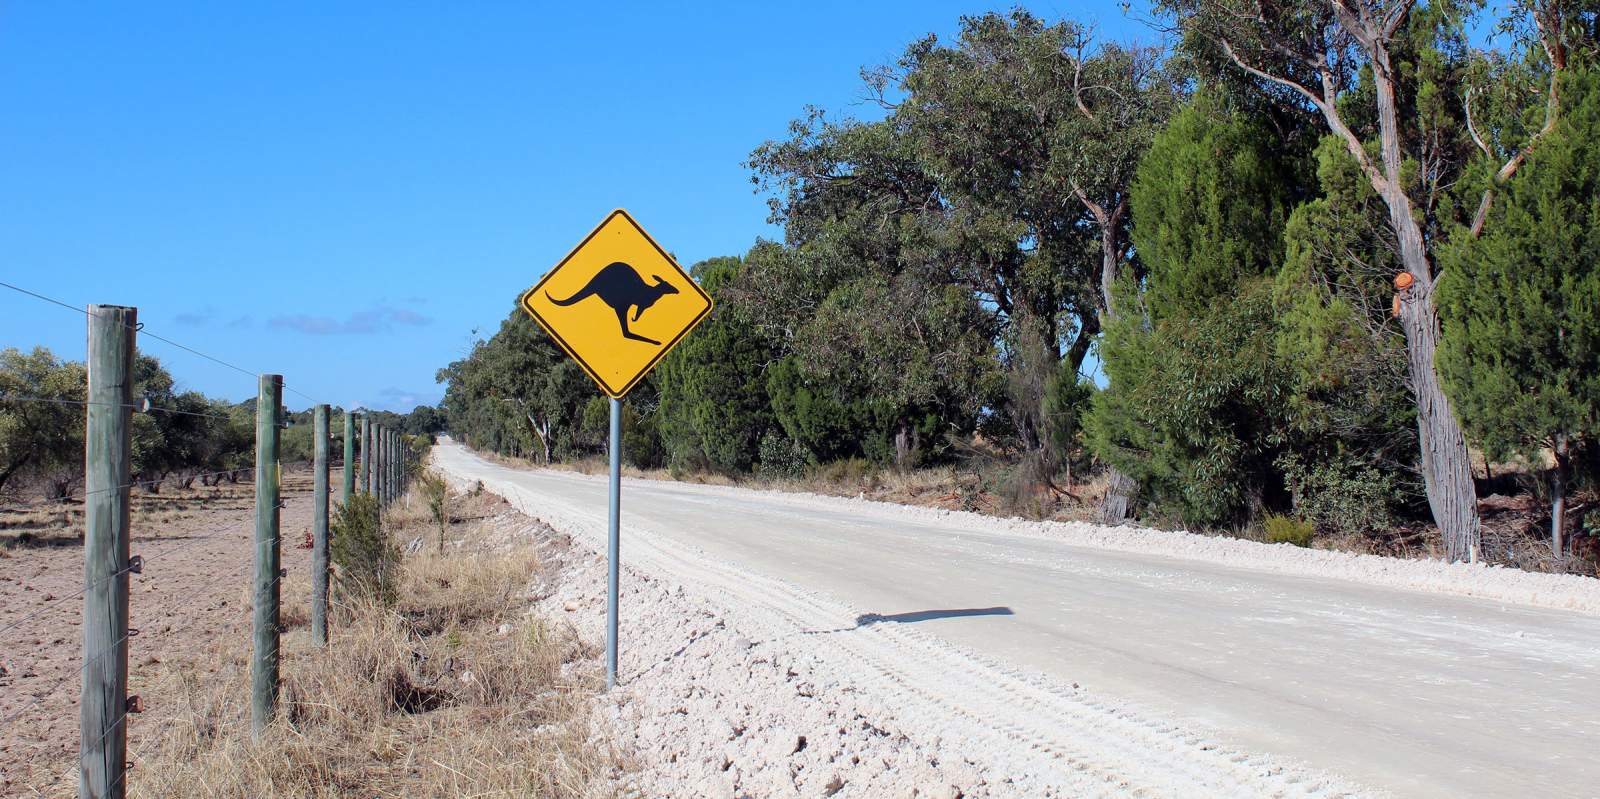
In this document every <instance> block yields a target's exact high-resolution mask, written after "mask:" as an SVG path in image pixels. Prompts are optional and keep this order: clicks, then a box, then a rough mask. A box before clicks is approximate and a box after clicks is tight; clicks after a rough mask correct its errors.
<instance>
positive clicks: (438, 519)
mask: <svg viewBox="0 0 1600 799" xmlns="http://www.w3.org/2000/svg"><path fill="white" fill-rule="evenodd" d="M418 487H419V488H421V490H422V499H423V501H424V502H426V503H427V504H428V515H429V516H431V517H432V518H433V523H434V524H436V525H438V527H439V551H440V552H443V551H444V533H445V529H446V527H447V525H448V524H449V523H450V509H449V501H450V486H449V485H447V484H446V483H445V481H444V478H443V477H440V476H439V475H437V474H435V473H433V472H423V473H422V474H421V476H420V478H419V480H418Z"/></svg>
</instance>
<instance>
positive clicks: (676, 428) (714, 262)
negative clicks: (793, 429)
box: [654, 258, 773, 474]
mask: <svg viewBox="0 0 1600 799" xmlns="http://www.w3.org/2000/svg"><path fill="white" fill-rule="evenodd" d="M742 267H743V262H742V260H741V259H739V258H713V259H710V260H707V261H701V262H700V263H698V264H695V265H694V267H693V268H691V269H690V272H691V274H693V275H694V276H695V278H696V280H698V281H699V283H700V286H701V287H702V288H704V289H705V290H706V291H707V293H709V294H711V296H712V299H713V300H715V301H716V302H717V303H718V304H717V306H716V307H715V308H714V309H713V310H712V313H711V317H710V318H708V319H706V320H705V321H704V322H701V323H700V327H699V328H697V329H696V330H695V332H694V334H693V335H691V336H689V337H688V338H686V339H684V341H683V342H682V343H681V344H679V345H678V347H677V348H676V349H674V350H673V351H672V353H671V354H670V355H668V356H667V358H666V359H665V360H664V361H662V363H661V365H660V367H659V368H658V369H657V371H656V373H655V377H654V379H655V382H656V385H657V386H658V388H659V391H660V406H659V408H658V409H657V412H656V417H655V420H654V423H655V424H656V425H657V428H658V429H659V430H660V431H661V440H662V444H663V446H664V447H665V450H666V452H665V455H666V460H667V461H668V462H670V463H672V464H674V465H675V466H677V467H678V468H680V469H681V468H709V469H712V470H714V471H718V472H723V473H728V474H737V473H741V472H748V471H749V470H750V469H751V467H752V466H753V465H754V462H755V458H756V455H757V447H758V444H759V442H760V441H761V437H762V436H763V435H765V434H766V433H767V431H768V430H770V429H771V428H772V426H773V418H772V410H771V408H770V407H769V405H768V401H767V391H766V383H765V375H764V373H763V370H764V368H765V366H766V364H767V362H768V361H769V360H770V359H771V357H772V351H771V348H770V347H768V346H767V344H766V342H765V340H764V339H763V338H762V337H761V336H760V335H759V333H757V331H756V328H755V325H753V324H751V323H750V322H749V321H748V320H747V319H744V318H741V316H740V310H741V308H740V307H739V305H738V304H737V303H736V302H731V301H729V300H728V298H727V296H726V293H725V292H724V291H723V289H724V287H726V286H728V285H729V284H730V283H732V281H734V280H735V279H736V278H737V277H738V275H739V272H740V270H741V269H742Z"/></svg>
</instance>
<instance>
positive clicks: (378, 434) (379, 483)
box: [372, 424, 388, 508]
mask: <svg viewBox="0 0 1600 799" xmlns="http://www.w3.org/2000/svg"><path fill="white" fill-rule="evenodd" d="M387 463H388V459H387V458H386V457H385V453H384V451H383V425H381V424H375V425H373V426H372V496H373V497H374V498H376V499H377V500H378V507H380V508H381V507H383V501H384V495H383V487H384V475H383V470H384V467H385V465H386V464H387Z"/></svg>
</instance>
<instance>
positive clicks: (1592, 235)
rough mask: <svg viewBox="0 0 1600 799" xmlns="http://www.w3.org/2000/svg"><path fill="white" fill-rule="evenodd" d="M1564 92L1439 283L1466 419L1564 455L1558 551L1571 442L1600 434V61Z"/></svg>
mask: <svg viewBox="0 0 1600 799" xmlns="http://www.w3.org/2000/svg"><path fill="white" fill-rule="evenodd" d="M1560 96H1561V97H1562V100H1563V105H1564V108H1563V110H1562V114H1561V117H1560V120H1559V121H1558V122H1557V123H1556V125H1555V126H1554V129H1553V130H1552V132H1551V133H1550V135H1549V136H1548V137H1546V139H1545V141H1544V142H1543V144H1542V145H1541V146H1540V148H1539V150H1538V151H1537V152H1534V153H1533V154H1531V155H1530V156H1529V157H1528V163H1527V168H1526V169H1525V170H1524V171H1523V172H1522V174H1521V175H1519V176H1518V177H1516V178H1515V179H1514V180H1512V181H1510V182H1509V183H1508V184H1507V185H1506V186H1505V187H1504V189H1503V195H1502V199H1501V200H1500V201H1499V202H1497V203H1495V204H1494V206H1493V209H1492V211H1491V212H1490V219H1489V220H1488V224H1487V227H1486V229H1485V233H1484V234H1483V236H1482V238H1479V239H1476V240H1468V241H1463V242H1458V243H1457V245H1456V246H1454V247H1452V248H1450V249H1447V250H1446V251H1445V253H1446V254H1445V256H1444V258H1443V259H1442V260H1443V261H1444V262H1445V263H1446V264H1448V269H1447V270H1446V272H1445V277H1444V279H1442V280H1441V281H1440V283H1439V303H1440V307H1439V314H1440V317H1441V321H1442V323H1443V325H1444V329H1445V332H1446V336H1445V339H1444V343H1443V345H1442V346H1441V347H1440V350H1439V363H1440V369H1441V371H1442V372H1443V373H1444V378H1445V388H1446V389H1447V390H1448V391H1449V394H1450V398H1451V399H1452V400H1453V401H1454V402H1455V403H1456V407H1457V408H1458V409H1460V413H1461V416H1462V420H1463V422H1464V423H1465V424H1466V427H1467V431H1468V432H1469V433H1471V434H1472V435H1473V436H1474V437H1475V438H1477V439H1478V440H1479V441H1481V442H1483V445H1484V447H1485V449H1486V451H1487V452H1488V453H1489V454H1491V455H1492V456H1495V457H1507V456H1510V455H1513V454H1515V455H1521V456H1523V457H1525V458H1527V459H1528V460H1529V461H1530V462H1532V463H1539V462H1541V461H1542V460H1543V453H1544V452H1546V451H1547V452H1549V453H1551V454H1552V455H1553V456H1554V459H1555V468H1554V469H1552V470H1551V472H1550V502H1551V512H1550V538H1551V546H1552V548H1553V549H1554V550H1555V552H1556V554H1557V555H1560V554H1561V553H1562V552H1563V550H1564V538H1565V530H1566V526H1567V519H1566V509H1567V508H1566V494H1567V486H1568V484H1569V483H1570V481H1571V473H1572V454H1573V453H1574V452H1575V451H1577V450H1578V449H1579V447H1580V446H1581V445H1582V444H1583V442H1586V441H1594V440H1595V439H1596V438H1597V437H1600V71H1597V70H1595V69H1593V68H1585V69H1577V70H1573V71H1570V72H1569V73H1568V74H1567V75H1566V76H1565V77H1564V78H1563V80H1562V83H1561V92H1560Z"/></svg>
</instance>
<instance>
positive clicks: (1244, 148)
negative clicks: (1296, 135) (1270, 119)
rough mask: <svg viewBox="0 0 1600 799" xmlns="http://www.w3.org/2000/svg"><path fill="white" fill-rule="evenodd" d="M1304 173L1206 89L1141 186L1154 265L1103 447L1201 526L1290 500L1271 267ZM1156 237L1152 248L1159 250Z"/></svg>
mask: <svg viewBox="0 0 1600 799" xmlns="http://www.w3.org/2000/svg"><path fill="white" fill-rule="evenodd" d="M1294 173H1295V167H1294V165H1293V164H1292V163H1285V162H1284V161H1283V158H1282V156H1280V155H1276V154H1275V153H1274V145H1273V142H1272V140H1271V137H1270V136H1269V135H1268V133H1267V132H1266V131H1265V130H1263V129H1261V128H1260V127H1259V126H1257V125H1255V124H1253V123H1252V122H1250V121H1248V120H1246V119H1244V118H1242V117H1239V116H1237V115H1233V114H1229V113H1227V112H1225V111H1224V110H1223V109H1221V108H1220V107H1219V106H1218V105H1217V104H1216V103H1215V102H1213V101H1212V100H1210V99H1207V98H1205V97H1202V98H1201V99H1199V100H1198V101H1196V103H1194V104H1193V105H1192V106H1190V107H1189V108H1186V109H1185V110H1184V111H1183V112H1181V113H1180V114H1178V115H1177V116H1176V117H1175V118H1174V119H1173V121H1172V123H1171V124H1170V125H1168V126H1167V128H1166V129H1165V130H1163V131H1162V132H1161V134H1160V135H1158V136H1157V137H1156V140H1155V142H1154V144H1152V146H1151V149H1150V154H1149V156H1148V157H1147V159H1146V161H1145V163H1144V165H1143V166H1142V167H1141V171H1140V174H1139V178H1138V180H1136V181H1135V183H1134V186H1133V213H1134V239H1135V241H1136V242H1139V247H1140V255H1141V258H1142V259H1143V260H1144V263H1145V265H1146V270H1147V275H1146V279H1145V282H1144V284H1143V285H1142V286H1140V285H1136V284H1134V283H1133V282H1131V281H1129V282H1127V283H1125V284H1124V285H1122V286H1120V287H1119V294H1120V295H1121V296H1123V297H1124V298H1125V301H1124V302H1123V303H1122V305H1123V307H1124V308H1128V309H1136V308H1138V309H1143V310H1144V311H1145V315H1144V317H1143V318H1141V317H1139V316H1136V315H1134V314H1132V313H1128V314H1125V315H1124V316H1123V317H1121V318H1120V319H1118V320H1117V321H1116V322H1115V323H1113V324H1112V325H1111V326H1110V327H1109V328H1108V329H1107V331H1106V333H1105V337H1104V340H1103V342H1102V344H1101V354H1102V357H1103V360H1104V362H1105V368H1106V372H1107V374H1108V376H1109V377H1110V386H1109V387H1108V388H1107V390H1105V391H1103V392H1100V393H1099V394H1097V395H1096V396H1095V397H1094V400H1093V404H1092V406H1091V407H1092V410H1091V412H1090V417H1089V419H1088V421H1087V428H1088V434H1089V441H1090V448H1091V449H1092V450H1094V452H1095V453H1096V455H1098V456H1099V457H1100V458H1102V459H1103V460H1105V461H1107V462H1109V463H1111V464H1112V465H1114V466H1116V467H1117V468H1118V469H1120V470H1121V471H1122V472H1123V473H1124V474H1127V475H1128V476H1130V477H1133V478H1135V479H1137V480H1138V481H1139V483H1140V491H1141V497H1142V500H1143V502H1145V503H1146V504H1147V505H1149V506H1150V507H1152V508H1154V509H1155V510H1156V511H1157V512H1158V513H1162V514H1168V515H1175V516H1177V517H1178V518H1180V519H1182V520H1183V521H1184V522H1186V523H1189V524H1197V525H1207V526H1214V525H1223V524H1230V523H1233V524H1237V523H1242V522H1244V521H1246V520H1248V519H1250V518H1251V517H1252V516H1254V515H1255V514H1256V513H1257V512H1258V511H1259V509H1260V508H1261V507H1262V506H1263V505H1267V506H1276V505H1281V504H1284V497H1283V496H1282V495H1283V481H1282V476H1281V475H1280V474H1279V473H1278V472H1277V470H1276V469H1275V468H1274V467H1273V461H1274V460H1275V459H1276V458H1277V456H1278V454H1279V453H1280V452H1281V451H1282V450H1283V449H1284V447H1285V446H1286V445H1287V444H1288V443H1289V441H1288V437H1287V435H1286V431H1285V428H1286V426H1287V422H1288V420H1287V419H1285V418H1284V413H1283V398H1284V393H1285V389H1286V383H1287V376H1286V374H1285V370H1284V367H1283V365H1282V364H1281V363H1279V361H1278V359H1277V357H1276V354H1275V352H1274V351H1273V345H1272V331H1273V329H1274V325H1275V314H1274V308H1273V304H1272V295H1271V287H1270V284H1269V283H1268V282H1267V281H1266V280H1265V279H1264V278H1263V277H1261V275H1262V274H1263V273H1264V272H1267V271H1269V270H1270V269H1271V268H1272V267H1273V266H1274V264H1275V263H1276V259H1277V258H1278V257H1280V253H1281V249H1279V247H1278V246H1277V245H1276V242H1277V241H1278V240H1279V239H1278V236H1279V234H1280V222H1281V220H1282V219H1283V218H1285V216H1286V215H1287V208H1288V206H1289V204H1290V202H1291V201H1292V199H1293V194H1294V188H1293V184H1292V183H1290V182H1289V181H1288V177H1289V176H1292V175H1293V174H1294ZM1147 248H1148V249H1147Z"/></svg>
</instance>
